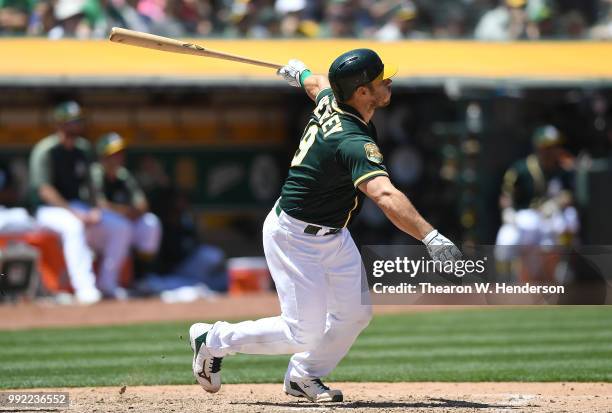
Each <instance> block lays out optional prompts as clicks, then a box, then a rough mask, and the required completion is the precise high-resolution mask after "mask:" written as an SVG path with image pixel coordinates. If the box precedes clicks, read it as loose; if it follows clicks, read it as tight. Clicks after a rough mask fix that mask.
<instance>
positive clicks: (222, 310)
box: [0, 292, 474, 330]
mask: <svg viewBox="0 0 612 413" xmlns="http://www.w3.org/2000/svg"><path fill="white" fill-rule="evenodd" d="M461 308H466V307H465V306H458V305H454V306H425V305H378V306H375V308H374V312H375V313H376V314H388V313H404V312H415V311H436V310H444V309H447V310H448V309H461ZM471 308H474V307H471ZM279 313H280V307H279V305H278V298H277V296H276V293H273V292H270V293H262V294H248V295H242V296H218V297H215V298H212V299H207V300H197V301H193V302H190V303H173V304H167V303H164V302H162V301H161V300H159V299H157V298H152V299H133V300H129V301H103V302H100V303H98V304H95V305H91V306H80V305H59V304H55V303H52V302H51V301H49V300H40V301H35V302H29V303H18V304H4V305H0V330H18V329H26V328H37V327H76V326H94V325H116V324H133V323H144V322H164V321H191V320H235V319H255V318H260V317H270V316H274V315H277V314H279Z"/></svg>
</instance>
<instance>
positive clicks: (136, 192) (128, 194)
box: [91, 162, 145, 206]
mask: <svg viewBox="0 0 612 413" xmlns="http://www.w3.org/2000/svg"><path fill="white" fill-rule="evenodd" d="M91 180H92V184H93V189H94V192H95V194H96V199H98V200H106V201H108V202H112V203H113V204H118V205H129V206H137V205H139V204H142V203H143V202H144V200H145V194H144V192H143V191H142V189H140V186H139V185H138V182H136V179H134V177H133V176H132V174H131V173H130V171H128V170H127V169H126V168H123V167H122V168H119V170H118V171H117V174H116V176H115V178H114V179H111V178H109V177H108V175H107V174H106V173H105V172H104V167H103V166H102V164H100V163H98V162H96V163H94V164H93V165H92V166H91Z"/></svg>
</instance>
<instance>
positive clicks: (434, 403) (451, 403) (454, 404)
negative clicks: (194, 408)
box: [230, 399, 525, 409]
mask: <svg viewBox="0 0 612 413" xmlns="http://www.w3.org/2000/svg"><path fill="white" fill-rule="evenodd" d="M230 404H236V405H247V406H253V407H255V406H269V407H294V408H295V407H299V408H301V409H308V408H321V407H330V408H331V407H333V408H334V409H400V408H404V409H409V408H413V409H419V408H420V409H423V408H431V409H452V408H461V409H465V408H468V409H518V408H519V406H510V405H503V404H489V403H476V402H469V401H465V400H451V399H429V401H428V402H392V401H389V402H347V403H342V402H340V403H325V404H318V403H309V402H306V401H304V402H287V403H272V402H232V403H230ZM521 407H525V406H521Z"/></svg>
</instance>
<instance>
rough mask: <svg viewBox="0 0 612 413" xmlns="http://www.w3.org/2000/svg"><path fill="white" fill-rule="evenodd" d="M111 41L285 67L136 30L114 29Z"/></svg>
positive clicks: (259, 64)
mask: <svg viewBox="0 0 612 413" xmlns="http://www.w3.org/2000/svg"><path fill="white" fill-rule="evenodd" d="M109 40H110V41H111V42H116V43H123V44H129V45H131V46H138V47H145V48H147V49H155V50H161V51H162V52H170V53H181V54H190V55H195V56H202V57H213V58H215V59H223V60H231V61H234V62H240V63H247V64H250V65H257V66H263V67H268V68H270V69H280V68H281V67H283V65H279V64H277V63H272V62H266V61H265V60H258V59H251V58H248V57H244V56H238V55H234V54H229V53H225V52H219V51H215V50H210V49H206V48H204V47H202V46H199V45H197V44H193V43H186V42H182V41H180V40H176V39H170V38H168V37H162V36H156V35H154V34H149V33H143V32H138V31H135V30H128V29H122V28H120V27H113V29H112V30H111V34H110V38H109Z"/></svg>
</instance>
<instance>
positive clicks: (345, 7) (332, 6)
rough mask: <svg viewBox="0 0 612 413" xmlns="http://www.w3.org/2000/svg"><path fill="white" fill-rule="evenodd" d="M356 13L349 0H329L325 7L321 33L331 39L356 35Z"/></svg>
mask: <svg viewBox="0 0 612 413" xmlns="http://www.w3.org/2000/svg"><path fill="white" fill-rule="evenodd" d="M356 13H357V8H356V7H355V5H354V4H353V2H351V1H350V0H331V1H330V2H328V3H327V5H326V7H325V21H324V22H323V25H322V31H321V35H322V36H323V37H330V38H332V39H339V38H350V37H357V35H358V33H357V27H356V25H355V20H356Z"/></svg>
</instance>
